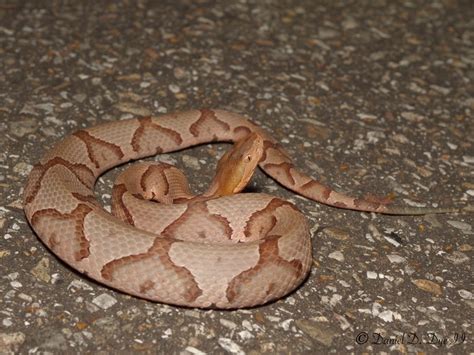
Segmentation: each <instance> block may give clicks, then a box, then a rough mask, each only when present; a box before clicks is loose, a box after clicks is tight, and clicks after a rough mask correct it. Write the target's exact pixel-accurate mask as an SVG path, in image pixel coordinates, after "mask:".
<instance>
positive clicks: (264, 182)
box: [0, 0, 474, 354]
mask: <svg viewBox="0 0 474 355" xmlns="http://www.w3.org/2000/svg"><path fill="white" fill-rule="evenodd" d="M473 19H474V10H473V8H472V4H471V3H470V2H469V1H438V0H434V1H413V2H395V1H357V2H350V3H348V2H346V1H331V2H329V1H313V0H307V1H271V0H268V1H222V2H219V3H214V2H212V1H190V0H189V1H160V2H153V1H137V2H135V1H115V2H107V3H106V2H92V1H90V2H73V1H71V2H68V1H35V2H26V1H14V0H10V1H8V0H7V1H5V0H3V1H0V66H1V70H0V132H1V134H0V146H1V147H2V149H1V151H0V194H1V197H0V201H1V206H0V229H1V234H0V353H22V354H26V353H48V354H59V353H87V352H89V353H91V352H94V353H103V354H106V353H110V352H112V351H119V352H122V353H131V352H134V353H150V354H154V353H166V354H203V353H209V354H210V353H212V354H265V353H268V354H274V353H279V354H286V353H292V354H301V353H303V354H304V353H328V352H334V353H342V352H362V351H368V352H371V351H376V352H383V351H385V352H389V351H393V350H398V351H402V352H416V351H422V352H428V353H433V352H438V351H439V352H451V353H453V354H462V353H469V352H472V351H474V346H473V330H472V325H471V319H472V313H473V306H474V300H473V294H472V292H473V289H472V266H471V265H472V248H473V246H472V235H473V233H474V231H473V223H472V215H471V216H469V215H437V216H425V217H423V216H421V217H412V216H406V217H397V216H382V215H373V214H367V213H359V212H351V211H344V210H340V209H336V208H330V207H326V206H322V205H319V204H317V203H314V202H311V201H308V200H305V199H303V198H299V197H296V196H295V195H294V194H292V193H290V192H288V191H286V190H285V189H283V188H281V187H280V186H278V185H276V184H275V183H274V182H272V181H271V180H270V179H269V178H267V177H266V176H264V175H263V174H261V173H258V174H257V175H256V176H255V177H254V179H253V180H252V183H251V189H252V190H257V191H264V192H267V193H272V194H276V195H278V196H282V197H284V198H287V199H289V200H291V201H293V202H294V203H296V204H297V206H298V207H299V208H300V209H301V210H302V211H303V212H304V213H305V214H306V215H307V216H308V219H309V222H310V224H311V226H312V244H313V253H314V266H313V270H312V272H311V274H310V276H309V278H308V279H307V280H306V282H305V283H304V284H303V285H302V286H301V287H300V288H299V289H298V290H297V291H296V292H294V293H293V294H291V295H289V296H287V297H285V298H283V299H281V300H280V301H277V302H275V303H272V304H269V305H266V306H263V307H259V308H255V309H247V310H239V311H231V312H229V311H227V312H222V311H201V310H197V309H185V308H177V307H170V306H166V305H162V304H156V303H152V302H148V301H144V300H141V299H137V298H133V297H130V296H127V295H124V294H121V293H119V292H116V291H114V290H111V289H108V288H105V287H103V286H101V285H99V284H96V283H95V282H92V281H90V280H89V279H87V278H86V277H84V276H83V275H80V274H78V273H77V272H75V271H73V270H72V269H70V268H69V267H67V266H66V265H65V264H63V263H62V262H60V261H59V260H58V259H57V258H56V257H54V255H53V254H51V253H50V252H49V251H48V250H47V249H46V248H45V246H44V245H43V244H42V243H41V242H40V241H39V240H38V238H37V237H36V236H35V234H34V232H33V231H32V230H31V228H30V227H29V226H28V224H27V223H26V220H25V217H24V215H23V212H22V209H21V192H22V188H23V185H24V183H25V180H26V177H27V175H28V172H29V171H30V169H31V167H32V165H33V164H34V163H35V162H37V161H38V159H39V158H40V157H41V155H42V154H43V153H44V152H45V151H46V150H47V149H49V148H50V147H51V146H52V145H53V144H54V143H55V142H57V141H58V140H60V139H61V137H64V136H65V135H66V134H69V133H72V132H73V131H75V130H77V129H79V128H82V127H86V126H92V125H94V124H97V123H100V122H105V121H111V120H117V119H123V118H127V117H134V116H140V115H149V114H159V113H162V112H172V111H180V110H185V109H189V108H198V107H220V108H225V109H228V110H232V111H237V112H240V113H244V114H247V115H249V116H250V117H253V118H254V120H255V121H256V122H258V123H259V124H261V125H262V126H264V127H265V128H267V129H268V130H269V131H271V132H272V134H273V135H274V136H275V137H276V138H277V139H278V140H279V141H281V143H282V145H283V146H284V147H285V148H286V149H287V150H288V152H289V153H290V154H291V156H293V157H294V159H295V162H296V164H297V165H298V166H299V167H301V168H302V169H303V170H304V171H306V172H308V173H311V174H312V175H313V176H314V177H316V178H318V179H320V180H321V181H323V182H325V183H328V184H329V185H330V186H332V187H334V188H337V189H339V190H341V191H343V192H350V193H352V194H354V195H356V196H364V195H367V194H372V195H375V196H378V197H383V198H386V199H388V200H392V199H394V201H395V202H394V203H397V204H408V205H417V206H418V205H422V206H436V204H438V205H439V206H447V205H451V204H452V203H456V204H468V203H470V204H472V201H473V196H474V178H473V170H474V148H473V136H474V134H473V123H472V122H473V110H474V90H473V87H474V86H473V83H472V81H473V80H474V70H473V64H474V45H473V42H474V20H473ZM226 148H227V146H225V145H222V144H221V145H205V146H202V147H199V148H194V149H191V150H187V151H184V152H180V153H176V154H169V155H165V156H162V157H160V159H161V160H163V161H166V162H171V163H174V164H176V165H178V166H180V167H182V168H183V169H184V170H185V171H186V174H187V175H188V176H189V177H190V180H191V181H192V184H193V187H194V188H195V190H198V191H199V190H200V191H202V190H204V189H205V186H206V184H207V183H208V182H209V180H210V174H212V171H213V169H214V167H215V162H216V159H217V157H220V156H221V154H222V153H223V152H224V150H225V149H226ZM118 171H120V169H116V170H114V171H112V172H110V173H108V174H106V175H105V176H104V177H103V179H101V181H99V184H98V186H97V189H96V192H97V193H96V195H97V198H98V200H99V201H101V203H103V204H104V205H105V206H107V205H108V204H109V202H110V193H111V181H112V180H111V179H112V178H113V177H114V176H116V175H117V173H118Z"/></svg>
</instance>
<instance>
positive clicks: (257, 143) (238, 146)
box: [206, 132, 263, 197]
mask: <svg viewBox="0 0 474 355" xmlns="http://www.w3.org/2000/svg"><path fill="white" fill-rule="evenodd" d="M262 155H263V138H262V137H261V136H260V135H259V134H258V133H255V132H252V133H250V134H248V135H247V136H246V137H244V138H243V139H241V140H239V141H237V142H236V143H235V144H234V146H233V147H232V149H230V150H229V151H227V152H226V153H225V154H224V155H223V156H222V158H221V159H220V160H219V162H218V163H217V171H216V175H215V177H214V179H213V181H212V184H211V187H210V188H209V190H208V193H207V194H206V195H208V196H209V195H210V196H212V197H218V196H225V195H232V194H235V193H238V192H240V191H242V190H243V189H244V187H245V186H247V184H248V182H249V181H250V178H251V177H252V175H253V173H254V171H255V169H256V168H257V165H258V163H259V162H260V160H261V158H262Z"/></svg>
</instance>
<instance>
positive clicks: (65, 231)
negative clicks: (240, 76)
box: [24, 109, 417, 308]
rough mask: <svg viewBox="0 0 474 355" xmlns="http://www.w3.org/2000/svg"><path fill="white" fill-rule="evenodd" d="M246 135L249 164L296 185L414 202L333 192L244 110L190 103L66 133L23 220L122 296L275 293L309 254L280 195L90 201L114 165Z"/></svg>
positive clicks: (300, 227) (292, 281)
mask: <svg viewBox="0 0 474 355" xmlns="http://www.w3.org/2000/svg"><path fill="white" fill-rule="evenodd" d="M250 134H257V135H258V136H259V137H261V139H262V152H261V153H262V156H261V158H259V166H260V167H261V168H262V169H263V170H264V171H265V172H266V173H267V174H268V175H270V176H271V177H273V178H274V179H275V180H276V181H278V182H279V183H280V184H282V185H284V186H286V187H287V188H289V189H291V190H293V191H295V192H297V193H298V194H301V195H303V196H306V197H308V198H310V199H313V200H316V201H319V202H322V203H325V204H328V205H332V206H336V207H341V208H348V209H355V210H361V211H373V212H381V213H397V212H398V213H399V212H403V213H404V214H410V213H411V212H416V211H417V210H415V211H413V210H399V209H398V210H397V209H390V208H389V207H387V206H385V205H384V204H381V203H376V202H370V201H366V200H363V199H355V198H352V197H349V196H346V195H344V194H340V193H338V192H336V191H333V190H331V189H330V188H328V187H326V186H323V185H321V184H320V183H318V182H317V181H315V180H313V179H312V178H311V177H309V176H307V175H305V174H304V173H302V172H300V171H299V170H298V169H296V168H295V166H294V165H293V163H292V162H291V159H290V158H289V156H288V155H287V154H286V153H285V152H284V151H283V149H282V148H281V147H280V146H279V145H278V144H277V142H276V140H275V139H274V138H272V137H271V136H270V135H269V134H268V133H267V132H265V131H264V130H263V129H262V128H260V127H259V126H257V125H255V124H254V123H252V122H251V121H249V120H248V119H246V118H245V117H243V116H241V115H238V114H235V113H231V112H226V111H222V110H210V109H202V110H193V111H187V112H181V113H175V114H167V115H162V116H159V117H142V118H136V119H128V120H122V121H116V122H111V123H106V124H102V125H98V126H95V127H92V128H88V129H83V130H79V131H77V132H75V133H73V134H72V135H70V136H68V137H66V138H65V139H64V140H62V141H61V142H59V143H58V144H57V145H56V146H55V147H54V148H53V149H51V150H50V151H48V152H47V153H46V154H45V156H44V157H43V158H42V159H41V160H40V162H39V163H38V164H37V165H35V166H34V168H33V169H32V171H31V173H30V176H29V179H28V182H27V184H26V186H25V192H24V210H25V214H26V217H27V218H28V220H29V222H30V224H31V226H32V227H33V229H34V230H35V231H36V233H37V234H38V236H39V237H40V239H41V240H42V241H43V242H44V243H45V244H46V245H47V246H48V248H49V249H50V250H51V251H52V252H53V253H54V254H56V255H57V256H58V257H59V258H61V259H62V260H63V261H65V262H66V263H67V264H69V265H70V266H72V267H73V268H74V269H76V270H78V271H79V272H81V273H84V274H86V275H87V276H89V277H91V278H93V279H95V280H97V281H98V282H100V283H102V284H105V285H108V286H110V287H112V288H115V289H118V290H121V291H123V292H125V293H128V294H131V295H135V296H138V297H141V298H145V299H149V300H154V301H158V302H163V303H168V304H174V305H183V306H190V307H202V308H240V307H251V306H255V305H260V304H263V303H266V302H269V301H271V300H275V299H278V298H280V297H282V296H284V295H286V294H287V293H289V292H291V291H292V290H294V289H295V288H296V287H297V286H298V285H299V284H300V283H301V282H302V281H303V280H304V279H305V277H306V276H307V274H308V272H309V270H310V265H311V260H312V257H311V255H312V254H311V242H310V233H309V228H308V223H307V221H306V219H305V217H304V216H303V214H302V213H301V212H299V211H298V209H297V208H296V207H295V206H294V205H292V204H290V203H289V202H286V201H283V200H281V199H278V198H276V197H273V196H269V195H266V194H260V193H258V194H257V193H245V194H237V195H231V196H223V197H220V198H210V199H202V200H196V201H194V202H192V203H186V202H185V201H184V202H183V203H179V204H174V205H170V204H169V203H163V204H159V205H158V209H157V210H156V211H157V212H153V213H152V212H149V209H148V207H144V205H143V203H142V202H144V201H140V199H137V200H135V201H134V202H133V201H128V202H127V200H129V199H131V198H132V195H133V194H131V193H129V192H128V193H126V192H125V190H121V188H120V186H121V185H120V184H118V185H116V188H115V189H114V193H113V194H114V199H115V200H117V201H118V202H117V206H116V207H114V210H116V211H115V212H116V214H117V215H118V216H119V217H120V218H118V217H115V216H113V215H111V214H110V213H108V212H106V211H105V210H104V209H103V208H102V207H101V206H99V204H98V202H97V201H96V200H95V198H94V192H93V188H94V184H95V181H96V179H97V178H98V177H99V176H100V175H101V174H102V173H103V172H105V171H106V170H109V169H110V168H112V167H114V166H117V165H120V164H123V163H125V162H128V161H130V160H135V159H140V158H143V157H147V156H151V155H155V154H160V153H167V152H172V151H176V150H181V149H184V148H187V147H190V146H194V145H198V144H202V143H208V142H216V141H226V142H234V143H235V142H239V141H240V140H242V139H244V138H245V137H248V136H249V135H250ZM140 169H142V170H140ZM169 169H171V168H170V167H166V166H160V167H155V168H150V167H149V166H148V165H147V164H144V165H142V166H141V168H138V173H136V172H135V174H137V175H138V179H139V181H142V182H143V181H145V180H146V179H147V177H148V176H150V175H151V174H155V175H156V176H157V177H158V178H159V176H164V177H166V174H168V171H171V170H169ZM151 170H154V171H151ZM140 171H141V173H140ZM173 174H174V173H173ZM173 176H175V175H173ZM163 181H164V182H165V185H167V186H165V190H166V189H169V188H170V187H172V186H171V185H173V184H174V185H173V186H174V187H173V189H175V190H176V191H178V195H179V193H181V194H185V193H184V192H183V191H186V189H185V188H181V187H180V186H181V183H180V178H170V179H163ZM117 186H118V187H117ZM179 191H180V192H179ZM186 193H187V192H186ZM165 195H166V193H165V194H164V196H165ZM168 202H169V201H168ZM124 221H127V222H129V223H131V225H130V224H126V223H125V222H124Z"/></svg>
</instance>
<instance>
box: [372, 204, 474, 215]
mask: <svg viewBox="0 0 474 355" xmlns="http://www.w3.org/2000/svg"><path fill="white" fill-rule="evenodd" d="M381 213H383V214H389V215H399V216H422V215H428V214H450V213H474V206H473V205H468V206H462V207H411V206H406V207H397V206H394V207H387V208H386V209H385V210H384V211H381Z"/></svg>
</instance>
